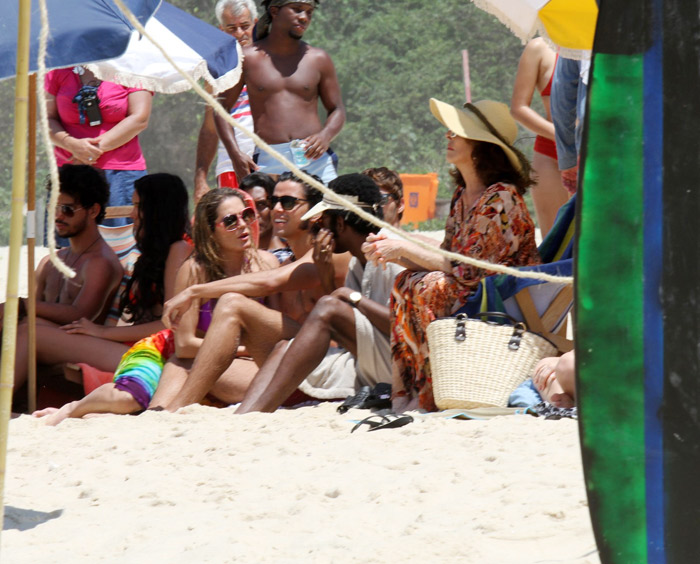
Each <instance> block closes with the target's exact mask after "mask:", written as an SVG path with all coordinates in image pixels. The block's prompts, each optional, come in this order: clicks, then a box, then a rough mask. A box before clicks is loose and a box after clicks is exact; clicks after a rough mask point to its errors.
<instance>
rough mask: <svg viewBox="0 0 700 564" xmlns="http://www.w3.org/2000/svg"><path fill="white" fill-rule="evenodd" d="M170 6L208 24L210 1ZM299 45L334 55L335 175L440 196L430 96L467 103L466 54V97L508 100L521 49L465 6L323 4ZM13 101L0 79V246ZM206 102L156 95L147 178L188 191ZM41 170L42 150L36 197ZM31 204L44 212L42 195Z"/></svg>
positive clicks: (147, 135)
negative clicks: (410, 176) (425, 188)
mask: <svg viewBox="0 0 700 564" xmlns="http://www.w3.org/2000/svg"><path fill="white" fill-rule="evenodd" d="M170 2H171V3H172V4H174V5H176V6H178V7H179V8H181V9H183V10H186V11H188V12H190V13H191V14H194V15H196V16H197V17H199V18H201V19H203V20H205V21H207V22H209V23H212V24H214V23H215V17H214V5H215V1H214V0H210V1H207V2H205V1H203V0H170ZM304 39H305V40H306V41H308V42H309V43H311V44H312V45H315V46H318V47H321V48H323V49H324V50H326V51H327V52H328V53H329V54H330V55H331V57H332V58H333V62H334V63H335V66H336V70H337V73H338V78H339V80H340V85H341V88H342V91H343V100H344V102H345V107H346V111H347V122H346V124H345V127H344V128H343V130H342V131H341V133H340V135H339V136H338V137H337V139H336V140H335V141H334V142H333V144H332V146H333V148H334V150H335V151H336V152H337V153H338V155H339V157H340V163H339V164H340V170H339V172H340V173H341V174H343V173H347V172H356V171H358V170H363V169H365V168H368V167H373V166H388V167H390V168H393V169H396V170H398V171H400V172H410V173H425V172H431V171H437V172H438V173H439V175H440V180H441V183H440V186H441V192H440V195H445V194H449V193H451V189H450V188H449V182H448V181H447V165H446V163H445V141H444V137H443V128H442V127H441V126H440V125H439V124H438V123H436V121H435V120H434V119H433V118H432V116H431V115H430V111H429V109H428V99H429V98H430V97H436V98H439V99H440V100H443V101H445V102H448V103H450V104H460V103H463V102H464V101H465V100H464V86H463V82H462V55H461V51H462V49H468V50H469V59H470V65H471V81H472V98H473V99H474V100H479V99H482V98H490V99H493V100H498V101H501V102H505V103H508V102H509V100H510V96H511V90H512V86H513V84H512V83H513V78H514V77H515V72H516V70H517V66H518V58H519V56H520V52H521V51H522V45H521V44H520V42H519V41H518V40H517V39H515V37H513V36H512V35H511V33H510V32H509V31H508V30H507V28H506V27H505V26H503V25H502V24H500V23H499V22H498V21H496V19H495V18H493V17H492V16H489V15H487V14H485V13H484V12H482V11H480V10H478V9H477V8H475V7H474V5H473V4H472V3H471V2H468V1H466V0H440V1H439V2H436V1H435V0H385V1H379V0H322V1H321V5H320V7H319V9H317V10H316V12H315V13H314V24H313V25H312V26H311V27H310V28H309V30H308V32H307V33H306V35H305V37H304ZM13 98H14V81H12V80H10V81H4V82H0V100H2V101H3V104H2V106H1V107H2V108H3V109H2V110H0V131H2V132H3V134H2V135H0V245H6V244H7V240H8V231H7V226H8V224H9V211H8V217H7V218H6V217H5V215H4V212H5V211H6V210H9V208H8V207H5V206H2V203H3V202H5V201H6V200H7V201H9V194H10V192H11V184H12V178H11V175H12V164H11V163H12V127H13V122H12V118H13V116H12V111H13V110H12V100H13ZM203 104H204V102H203V101H202V100H201V99H200V98H199V97H198V96H197V95H196V94H194V93H192V92H187V93H183V94H177V95H157V96H155V97H154V100H153V110H152V114H151V121H150V123H149V127H148V129H147V130H146V131H145V132H143V133H142V134H141V135H140V140H141V144H142V147H143V151H144V154H145V155H146V162H147V164H148V170H149V172H161V171H163V172H170V173H173V174H178V175H180V176H181V177H182V178H183V179H184V181H185V183H186V185H187V186H189V187H190V189H192V180H193V176H194V163H195V150H196V146H197V134H198V132H199V126H200V125H201V119H202V115H203V111H204V106H203ZM527 135H528V134H527V133H525V132H524V131H523V130H521V142H520V143H519V148H520V149H522V150H524V151H525V152H526V153H528V152H529V151H530V148H531V145H532V139H531V138H529V137H527ZM47 171H48V168H47V166H46V163H45V160H44V154H43V151H41V152H40V154H39V163H38V166H37V175H38V178H37V189H38V190H40V189H41V187H42V186H43V183H44V182H43V179H44V177H45V175H46V173H47ZM210 185H212V186H213V185H214V179H213V177H212V178H211V184H210ZM37 203H38V204H39V205H43V197H42V196H41V195H40V196H39V197H37Z"/></svg>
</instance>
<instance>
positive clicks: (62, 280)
mask: <svg viewBox="0 0 700 564" xmlns="http://www.w3.org/2000/svg"><path fill="white" fill-rule="evenodd" d="M100 238H101V235H98V236H97V238H96V239H95V240H94V241H93V242H92V243H90V244H89V245H88V246H87V247H86V248H85V249H83V251H82V252H81V253H80V254H79V255H78V256H77V257H76V259H75V260H74V261H73V262H72V263H70V264H67V266H68V267H70V268H73V267H74V266H75V265H76V264H78V261H79V260H80V257H82V256H83V255H84V254H85V253H87V252H88V251H89V250H90V249H92V247H94V246H95V243H97V241H99V240H100ZM69 252H70V253H72V252H73V251H69ZM65 284H66V277H65V276H63V275H62V276H61V286H60V287H59V288H58V293H57V294H56V303H57V304H58V303H61V296H62V295H63V287H64V286H65Z"/></svg>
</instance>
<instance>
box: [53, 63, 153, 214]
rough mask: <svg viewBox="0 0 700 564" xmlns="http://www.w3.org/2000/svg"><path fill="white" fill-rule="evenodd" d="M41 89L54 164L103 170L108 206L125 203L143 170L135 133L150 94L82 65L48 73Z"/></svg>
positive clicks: (146, 110)
mask: <svg viewBox="0 0 700 564" xmlns="http://www.w3.org/2000/svg"><path fill="white" fill-rule="evenodd" d="M44 88H45V89H46V92H47V106H46V109H47V113H48V118H49V129H50V135H51V140H52V141H53V144H54V145H55V155H56V160H57V161H58V166H61V165H62V164H65V163H81V164H88V165H92V166H94V167H96V168H99V169H102V170H103V171H104V173H105V176H106V177H107V182H109V185H110V197H109V205H110V206H128V205H130V204H131V195H132V193H133V191H134V181H135V180H137V179H138V178H141V177H142V176H145V175H146V174H147V172H146V159H145V158H144V156H143V153H142V152H141V146H140V145H139V140H138V134H139V133H141V132H142V131H143V130H144V129H146V127H147V126H148V118H149V117H150V115H151V93H150V92H148V91H146V90H139V89H135V88H127V87H126V86H121V85H119V84H114V83H113V82H103V81H101V80H98V79H97V78H96V77H95V75H94V74H92V72H90V71H89V70H87V69H85V68H83V67H81V66H77V67H74V68H72V69H58V70H54V71H51V72H49V73H48V74H47V75H46V80H45V82H44ZM110 221H113V222H115V223H112V225H122V224H124V223H126V222H127V220H110Z"/></svg>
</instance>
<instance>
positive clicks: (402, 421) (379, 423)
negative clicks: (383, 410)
mask: <svg viewBox="0 0 700 564" xmlns="http://www.w3.org/2000/svg"><path fill="white" fill-rule="evenodd" d="M409 423H413V417H411V416H410V415H406V414H405V413H401V414H398V415H397V414H396V413H387V414H386V415H378V414H376V413H375V414H374V415H370V416H369V417H365V418H364V419H363V420H362V421H358V422H357V423H356V424H355V426H354V427H353V428H352V431H350V432H351V433H354V432H355V431H356V430H357V429H359V428H360V427H361V426H362V425H368V426H369V429H368V430H369V431H377V430H379V429H394V428H396V427H403V426H404V425H408V424H409Z"/></svg>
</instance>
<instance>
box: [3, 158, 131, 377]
mask: <svg viewBox="0 0 700 564" xmlns="http://www.w3.org/2000/svg"><path fill="white" fill-rule="evenodd" d="M58 177H59V182H60V185H61V186H60V193H59V195H58V205H57V206H56V234H57V235H59V236H60V237H66V238H68V240H69V242H70V246H68V247H65V248H63V249H60V250H59V251H58V256H59V257H60V258H61V259H62V260H63V261H64V262H65V263H66V264H67V265H68V266H69V267H70V268H72V269H73V270H75V272H76V276H75V277H74V278H70V279H69V278H66V277H64V276H63V274H61V273H60V272H59V271H58V270H56V268H55V267H54V266H53V264H51V263H50V262H49V258H48V257H44V258H43V259H42V261H41V262H40V263H39V266H38V267H37V271H36V296H37V297H36V315H37V322H38V323H48V324H53V325H65V324H67V323H71V322H72V321H75V320H76V319H80V318H82V317H85V318H87V319H90V320H91V321H95V322H96V323H102V322H103V321H104V319H105V317H106V316H107V312H108V310H109V307H110V305H111V303H112V299H113V298H114V294H115V292H116V291H117V289H118V287H119V283H120V281H121V279H122V276H123V269H122V266H121V264H120V263H119V259H118V258H117V255H116V254H114V251H113V250H112V249H111V247H110V246H109V245H108V244H107V243H106V242H105V240H104V239H103V238H102V235H100V232H99V230H98V228H97V224H98V223H100V222H101V221H102V219H103V218H104V215H105V208H106V206H107V200H108V199H109V186H108V185H107V182H106V180H105V179H104V177H103V176H102V175H101V174H100V173H99V172H98V171H97V170H95V169H94V168H92V167H91V166H87V165H70V164H66V165H63V166H62V167H61V168H60V169H59V172H58ZM22 306H23V303H22V302H20V312H22V311H23V310H24V308H23V307H22ZM2 313H4V304H1V305H0V319H1V318H2ZM26 335H27V332H26V324H20V326H19V327H18V332H17V357H16V362H18V363H19V362H25V363H26V362H27V346H26ZM22 383H23V382H15V387H17V386H19V385H21V384H22Z"/></svg>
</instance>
